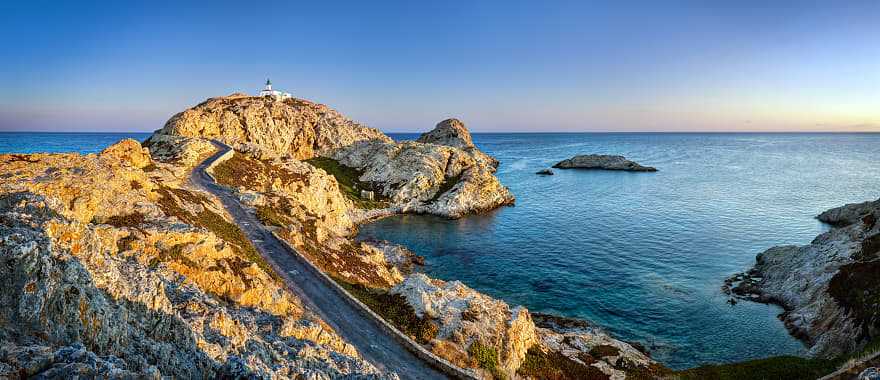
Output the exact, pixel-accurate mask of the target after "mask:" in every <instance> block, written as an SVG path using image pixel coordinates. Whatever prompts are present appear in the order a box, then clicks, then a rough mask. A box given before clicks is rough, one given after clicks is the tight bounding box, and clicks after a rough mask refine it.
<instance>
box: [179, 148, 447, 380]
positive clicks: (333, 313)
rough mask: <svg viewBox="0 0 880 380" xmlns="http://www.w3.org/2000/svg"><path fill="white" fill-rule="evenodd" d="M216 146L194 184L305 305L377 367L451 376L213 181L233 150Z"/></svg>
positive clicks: (414, 375)
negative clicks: (216, 165) (213, 170)
mask: <svg viewBox="0 0 880 380" xmlns="http://www.w3.org/2000/svg"><path fill="white" fill-rule="evenodd" d="M214 144H215V145H216V146H217V147H218V152H217V153H215V154H214V155H212V156H211V157H209V158H208V159H206V160H205V161H202V163H200V164H199V165H198V166H197V167H196V168H195V169H194V170H193V171H192V173H191V176H190V180H191V182H192V183H193V184H194V185H195V186H197V187H199V188H202V189H204V190H205V191H208V192H210V193H212V194H214V195H215V196H217V198H219V199H220V201H221V202H222V203H223V206H224V207H225V208H226V211H228V212H229V214H230V215H232V218H233V219H234V222H235V223H236V224H237V225H238V226H239V227H240V228H241V230H242V231H244V233H245V234H246V235H247V236H248V238H249V239H250V240H251V242H252V243H253V244H254V247H256V248H257V250H258V251H259V252H260V254H261V255H263V257H264V258H265V259H266V261H268V262H269V264H270V265H272V266H273V267H274V269H275V270H276V272H278V274H279V275H280V276H281V277H282V278H283V279H284V282H285V284H286V285H287V287H288V288H289V289H290V290H291V291H292V292H293V293H294V294H296V295H297V297H299V298H300V299H301V300H302V303H303V305H304V306H305V307H306V308H308V309H310V310H312V311H313V312H315V313H316V314H317V315H318V316H319V317H320V318H321V319H322V320H324V321H325V322H326V323H327V324H329V325H330V326H331V327H333V329H334V330H335V331H336V333H337V334H339V335H340V336H342V338H343V339H345V340H346V341H347V342H349V343H351V344H352V345H353V346H354V347H355V348H357V350H358V352H359V353H360V354H361V356H362V357H363V358H364V359H365V360H367V361H368V362H370V363H372V364H373V365H374V366H376V368H379V369H381V370H385V371H393V372H396V373H397V374H398V375H399V376H400V377H401V379H447V378H448V377H447V376H446V375H444V374H443V373H442V372H440V371H439V370H437V369H435V368H434V367H432V366H431V365H430V364H429V363H427V362H425V361H423V360H421V359H420V358H419V357H417V356H416V355H415V354H413V353H412V352H411V351H409V349H407V348H406V347H405V346H403V345H402V344H401V343H399V342H398V341H397V340H396V339H395V338H394V337H393V336H392V335H391V334H390V333H388V332H387V331H386V330H384V329H383V328H382V326H380V325H379V323H377V322H376V321H375V320H373V319H371V318H369V317H367V316H365V315H364V314H363V312H362V311H361V310H360V309H359V308H357V307H355V306H353V305H352V304H350V303H349V302H347V301H346V300H345V299H344V298H343V295H341V294H339V293H338V291H337V290H335V289H332V288H330V287H329V286H327V285H326V284H325V283H324V282H323V281H322V280H321V279H320V278H319V276H320V275H319V274H318V273H315V272H314V270H313V269H312V268H311V267H310V266H309V265H307V264H306V263H305V262H303V260H304V259H303V258H302V256H300V255H299V254H298V253H296V252H292V250H291V249H290V248H289V247H288V246H287V245H285V244H284V243H282V242H281V241H279V240H278V238H276V237H275V235H273V234H272V232H270V231H269V230H268V229H266V227H264V226H263V225H262V224H261V223H260V222H259V220H257V218H256V216H254V215H252V214H251V213H249V212H248V211H247V210H245V209H244V208H243V207H242V205H241V203H239V201H238V199H237V198H236V197H235V195H233V194H232V193H231V191H230V190H228V189H226V188H224V187H222V186H220V185H218V184H216V183H215V182H214V181H213V179H212V178H211V176H209V175H208V174H207V173H206V171H205V170H206V169H207V168H208V167H209V166H210V165H211V163H213V162H214V161H215V160H217V159H218V158H220V157H221V156H222V155H224V154H225V153H226V152H228V151H229V150H230V149H231V148H230V147H229V146H227V145H224V144H222V143H219V142H214Z"/></svg>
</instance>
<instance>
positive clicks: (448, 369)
mask: <svg viewBox="0 0 880 380" xmlns="http://www.w3.org/2000/svg"><path fill="white" fill-rule="evenodd" d="M227 148H228V147H227ZM233 154H235V150H234V149H229V150H227V151H226V153H223V155H221V156H220V157H217V158H216V159H215V160H214V161H213V162H212V163H211V164H210V165H208V166H207V167H206V168H205V174H207V175H208V176H209V177H211V179H212V180H213V181H214V183H215V184H217V185H218V186H222V185H220V184H219V183H217V178H215V177H214V174H213V169H214V167H215V166H217V165H219V164H221V163H223V162H224V161H226V160H228V159H230V158H232V155H233ZM223 187H225V186H223ZM270 232H272V236H274V237H275V238H276V239H278V241H280V242H281V244H283V245H284V246H285V247H287V249H288V250H289V251H291V252H292V253H293V254H294V256H295V257H296V259H297V260H300V261H301V262H303V263H304V264H305V267H307V268H309V269H310V270H311V271H312V272H314V273H315V274H317V275H318V278H321V279H323V280H324V282H325V283H326V284H327V285H328V286H330V288H332V289H334V290H335V291H336V292H337V293H339V294H341V295H342V298H343V299H345V300H347V301H348V302H349V303H350V304H352V306H354V307H355V308H357V309H360V310H361V312H362V313H363V314H364V315H366V316H367V317H369V318H370V319H372V320H374V321H375V322H377V323H379V326H381V327H382V329H383V330H385V331H386V332H388V333H389V334H391V336H393V337H394V338H395V339H396V340H397V341H398V343H400V344H401V345H403V346H404V347H406V348H407V349H408V350H409V351H410V352H412V353H413V354H415V355H416V356H418V357H419V359H422V360H424V361H425V362H427V363H428V364H430V365H431V366H433V367H434V368H436V369H438V370H440V371H441V372H443V373H444V374H446V375H448V376H451V377H452V378H455V379H462V380H479V378H478V377H477V376H476V375H475V374H474V373H473V371H469V370H465V369H463V368H461V367H459V366H456V365H454V364H452V363H450V362H449V361H447V360H446V359H443V358H441V357H439V356H437V355H435V354H434V353H432V352H430V351H428V350H427V349H426V348H425V347H423V346H422V345H421V344H418V343H417V342H416V341H414V340H412V338H410V337H408V336H407V335H406V334H404V333H402V332H400V330H398V329H397V328H396V327H394V326H392V325H391V324H390V323H388V321H386V320H385V319H384V318H382V317H381V316H379V315H378V314H376V313H375V312H374V311H373V310H371V309H370V308H369V307H368V306H367V305H365V304H364V303H363V302H361V301H360V300H359V299H357V298H355V297H354V296H352V295H351V294H350V293H349V292H348V291H347V290H345V288H343V287H342V285H339V284H338V283H337V282H336V281H333V279H332V278H330V276H328V275H327V274H326V273H324V271H322V270H321V269H320V268H318V267H317V266H315V264H313V263H312V262H311V261H309V259H308V258H306V257H305V256H303V255H302V254H300V253H299V251H297V250H296V248H294V247H293V245H291V244H290V243H288V242H287V240H284V239H283V238H281V236H278V234H277V233H276V232H275V231H271V230H270ZM264 259H266V260H267V261H268V262H269V263H270V265H272V267H273V269H275V271H276V272H279V273H282V272H283V271H281V270H280V269H281V268H280V267H278V264H277V263H275V260H272V258H271V257H265V258H264Z"/></svg>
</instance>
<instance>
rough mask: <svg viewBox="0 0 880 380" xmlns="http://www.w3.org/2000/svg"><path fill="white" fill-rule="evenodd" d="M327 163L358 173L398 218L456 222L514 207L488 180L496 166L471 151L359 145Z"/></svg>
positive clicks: (509, 197) (511, 199) (496, 184)
mask: <svg viewBox="0 0 880 380" xmlns="http://www.w3.org/2000/svg"><path fill="white" fill-rule="evenodd" d="M333 158H334V159H336V160H338V161H339V162H340V163H341V164H343V165H345V166H348V167H352V168H356V169H357V170H359V171H361V172H362V175H361V176H360V180H361V181H364V182H369V183H372V184H374V186H375V188H376V190H377V191H378V192H380V193H381V194H382V195H383V196H384V197H387V198H388V199H390V201H391V203H392V205H393V207H395V208H396V209H397V210H399V211H401V212H414V213H426V214H434V215H440V216H445V217H449V218H458V217H461V216H464V215H466V214H469V213H473V212H480V211H487V210H491V209H494V208H496V207H499V206H502V205H509V204H513V202H514V197H513V194H511V193H510V190H509V189H508V188H507V187H505V186H504V185H502V184H501V182H500V181H498V178H496V177H495V175H494V173H495V165H496V164H497V162H496V161H495V160H494V159H492V158H490V157H489V156H487V155H485V154H483V153H482V152H480V151H479V150H477V149H476V148H472V149H467V150H464V149H460V148H453V147H449V146H441V145H434V144H422V143H417V142H402V143H384V142H379V141H364V142H359V143H355V144H352V145H350V146H347V147H345V148H342V149H339V150H338V151H337V152H336V153H335V154H334V155H333Z"/></svg>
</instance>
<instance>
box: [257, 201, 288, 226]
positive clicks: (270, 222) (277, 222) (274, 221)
mask: <svg viewBox="0 0 880 380" xmlns="http://www.w3.org/2000/svg"><path fill="white" fill-rule="evenodd" d="M256 209H257V219H260V222H261V223H263V224H264V225H267V226H276V227H286V226H287V225H288V224H290V218H289V217H288V216H287V215H284V214H282V213H280V212H278V210H277V209H276V208H275V207H272V206H268V205H262V206H257V207H256Z"/></svg>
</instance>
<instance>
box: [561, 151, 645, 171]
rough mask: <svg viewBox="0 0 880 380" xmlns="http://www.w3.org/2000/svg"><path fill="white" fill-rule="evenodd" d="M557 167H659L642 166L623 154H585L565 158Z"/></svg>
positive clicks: (597, 168) (626, 169)
mask: <svg viewBox="0 0 880 380" xmlns="http://www.w3.org/2000/svg"><path fill="white" fill-rule="evenodd" d="M553 167H554V168H557V169H595V170H623V171H630V172H656V171H657V169H656V168H653V167H650V166H642V165H641V164H639V163H637V162H633V161H630V160H627V159H626V158H625V157H623V156H616V155H604V154H585V155H578V156H574V157H572V158H569V159H565V160H562V161H559V162H557V163H556V165H553Z"/></svg>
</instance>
